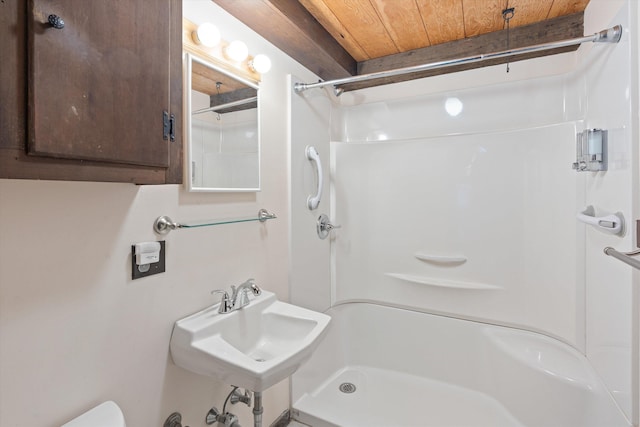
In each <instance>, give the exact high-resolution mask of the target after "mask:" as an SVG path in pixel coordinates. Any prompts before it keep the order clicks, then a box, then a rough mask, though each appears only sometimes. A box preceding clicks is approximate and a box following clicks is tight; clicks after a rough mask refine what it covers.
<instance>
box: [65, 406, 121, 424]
mask: <svg viewBox="0 0 640 427" xmlns="http://www.w3.org/2000/svg"><path fill="white" fill-rule="evenodd" d="M62 427H126V424H125V422H124V415H122V411H121V410H120V407H119V406H118V405H117V404H116V403H115V402H113V401H111V400H109V401H107V402H104V403H101V404H100V405H98V406H96V407H95V408H93V409H91V410H89V411H87V412H85V413H84V414H82V415H80V416H79V417H77V418H74V419H73V420H71V421H69V422H68V423H66V424H64V425H63V426H62Z"/></svg>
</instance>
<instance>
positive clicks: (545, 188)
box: [289, 0, 639, 427]
mask: <svg viewBox="0 0 640 427" xmlns="http://www.w3.org/2000/svg"><path fill="white" fill-rule="evenodd" d="M637 13H638V11H637V5H636V4H635V3H634V2H631V1H628V2H624V1H621V2H610V1H604V0H600V1H599V0H592V1H591V2H590V4H589V7H588V8H587V11H586V12H585V34H590V33H593V32H597V31H599V30H601V29H602V28H608V27H610V26H612V25H616V24H621V25H622V26H623V27H624V29H625V30H624V34H623V37H622V40H621V41H620V43H619V44H617V45H606V46H583V47H581V48H580V49H579V50H578V51H577V52H575V53H569V54H562V55H557V56H554V57H547V58H540V59H536V60H529V61H522V62H516V63H513V64H511V69H510V72H509V74H506V72H505V68H504V66H497V67H488V68H485V69H482V70H474V71H468V72H463V73H457V74H453V75H449V76H440V77H435V78H431V79H426V80H422V81H414V82H409V83H402V84H396V85H391V86H388V87H382V88H374V89H368V90H364V91H359V92H352V93H351V92H350V93H345V94H343V95H342V96H341V97H340V98H337V99H336V98H335V97H333V95H332V94H330V93H329V91H326V92H325V91H324V90H317V89H316V90H309V91H307V92H304V93H302V94H297V93H294V92H293V91H292V93H291V97H290V106H289V108H290V112H291V123H290V124H291V126H290V135H289V136H290V149H291V159H290V164H291V175H292V179H291V183H290V195H291V212H292V215H291V263H290V264H291V266H292V270H291V272H290V279H291V283H292V285H291V299H292V302H293V303H295V304H300V305H303V306H307V307H310V308H314V309H316V310H321V311H327V312H328V313H330V314H331V315H332V317H334V322H333V324H332V326H331V330H330V332H329V336H328V338H327V339H326V340H325V343H323V344H322V345H321V348H320V349H319V350H318V352H317V353H316V354H315V355H314V358H313V359H312V360H311V361H310V362H309V363H308V364H307V365H306V366H305V367H303V368H301V370H300V371H299V372H298V373H296V374H295V375H294V376H293V379H292V408H293V413H294V416H295V417H297V418H299V419H300V421H303V422H304V421H305V420H306V421H308V422H311V424H312V425H314V427H315V426H323V425H344V426H358V425H369V426H371V425H390V424H389V423H391V424H393V425H403V426H411V425H416V426H417V425H420V426H427V425H433V426H441V425H469V422H467V421H465V419H462V418H459V417H461V416H465V415H464V414H462V413H463V412H468V414H467V415H469V416H472V417H475V418H474V419H475V420H476V423H475V424H473V423H472V424H471V425H514V426H538V425H545V426H547V425H562V426H567V425H570V426H571V425H575V426H588V425H593V426H597V425H611V426H614V425H621V426H622V425H631V422H633V423H634V424H637V423H638V408H637V405H638V403H637V402H638V400H639V399H638V390H637V384H636V383H637V382H636V381H632V377H633V375H634V374H636V373H637V369H636V366H637V363H638V355H637V353H636V352H635V351H633V342H634V340H633V339H632V336H633V331H634V330H635V326H634V324H633V323H634V319H636V320H637V313H636V312H635V311H634V310H637V308H634V307H637V306H638V304H637V301H636V300H637V299H638V295H637V292H636V293H634V292H633V288H632V286H633V285H634V283H635V282H636V281H637V279H636V278H634V277H633V273H632V270H631V268H630V267H628V266H626V265H624V264H622V263H620V262H619V261H617V260H614V259H613V258H611V257H607V256H605V255H604V254H603V252H602V249H603V248H604V247H606V246H612V247H614V248H616V249H618V250H621V251H627V250H630V249H632V248H633V247H634V245H635V242H634V239H633V237H632V234H633V231H635V230H634V229H633V227H630V226H629V224H631V222H632V220H633V219H634V218H637V217H638V215H637V213H638V206H637V203H638V200H637V197H636V196H635V194H636V193H637V184H635V183H634V182H635V180H637V177H638V164H637V157H638V150H637V144H634V143H633V141H636V140H637V135H638V123H637V118H636V116H637V104H638V88H637V83H636V81H637V80H638V76H637V62H638V58H637V53H636V52H637V31H636V26H637ZM296 81H298V80H297V79H296V78H295V77H292V81H291V84H292V85H293V83H295V82H296ZM591 128H601V129H607V130H608V132H609V169H608V171H606V172H584V173H578V172H576V171H574V170H572V168H571V164H572V163H573V162H574V161H575V157H576V149H575V147H576V134H577V133H578V132H581V131H582V130H584V129H591ZM307 145H313V146H314V147H316V148H317V149H318V151H319V153H320V156H321V158H322V161H323V164H324V165H325V168H327V169H328V170H330V174H329V173H326V174H325V176H326V175H330V176H326V177H325V180H326V181H325V183H324V184H325V188H330V194H327V195H325V197H324V199H323V200H322V201H321V203H320V206H319V208H318V209H317V210H314V211H310V210H308V209H307V207H306V204H305V200H306V197H307V196H308V195H309V194H314V193H315V182H314V180H315V175H314V170H313V168H312V167H311V164H310V163H309V162H308V161H307V160H306V157H305V155H304V149H305V147H306V146H307ZM327 165H328V166H327ZM589 205H591V206H593V207H594V208H595V210H596V214H597V215H598V216H600V215H606V214H610V213H615V212H618V211H620V212H622V213H623V215H624V216H625V218H626V220H627V232H626V234H625V235H624V236H622V237H620V236H614V235H609V234H604V233H601V232H599V231H598V230H596V229H594V228H592V227H588V226H585V225H584V224H582V223H579V222H577V221H576V214H577V213H579V212H581V211H583V210H584V208H585V207H586V206H589ZM321 213H326V214H328V215H329V217H330V219H331V221H332V222H333V223H334V224H338V225H341V226H342V228H340V229H337V230H335V231H333V232H332V237H331V238H330V239H327V240H320V239H318V238H317V236H316V235H315V221H316V219H317V217H318V216H319V215H320V214H321ZM636 286H637V284H636ZM634 301H636V303H635V304H634ZM636 326H637V325H636ZM636 334H637V330H636ZM343 383H349V384H353V387H354V388H355V391H353V392H352V393H344V392H343V391H341V390H340V389H339V386H340V385H341V384H343ZM346 389H347V390H348V391H352V389H351V385H348V386H346ZM545 390H546V391H545ZM423 395H428V396H430V397H429V398H424V397H422V398H421V396H423ZM460 402H465V403H464V404H462V403H460ZM534 402H535V403H534ZM454 403H455V405H454ZM589 411H591V412H589ZM543 413H544V414H543ZM447 414H449V415H448V416H447ZM389 417H391V418H389ZM393 417H396V418H393ZM545 417H547V418H545ZM585 417H586V418H585ZM630 420H631V422H630ZM589 423H595V424H589Z"/></svg>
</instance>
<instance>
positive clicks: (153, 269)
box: [131, 240, 165, 280]
mask: <svg viewBox="0 0 640 427" xmlns="http://www.w3.org/2000/svg"><path fill="white" fill-rule="evenodd" d="M164 243H165V242H164V240H161V241H160V259H159V260H158V262H153V263H151V264H146V265H138V264H136V246H135V245H131V279H133V280H136V279H140V278H141V277H147V276H152V275H154V274H158V273H164V268H165V263H164V249H165V245H164Z"/></svg>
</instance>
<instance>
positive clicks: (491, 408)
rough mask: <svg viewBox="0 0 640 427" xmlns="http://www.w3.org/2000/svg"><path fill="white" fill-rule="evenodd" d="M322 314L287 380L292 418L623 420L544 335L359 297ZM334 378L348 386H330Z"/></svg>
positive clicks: (332, 422)
mask: <svg viewBox="0 0 640 427" xmlns="http://www.w3.org/2000/svg"><path fill="white" fill-rule="evenodd" d="M328 314H330V315H331V317H332V322H331V324H330V326H329V331H328V333H327V335H326V337H325V339H324V340H323V342H322V343H321V344H320V347H319V348H318V350H317V351H316V352H315V353H314V355H313V356H312V358H311V359H310V360H309V361H308V362H307V363H306V364H305V365H303V366H302V367H301V368H300V370H299V371H298V372H297V373H296V374H294V376H293V378H292V401H293V403H292V415H293V418H295V419H296V420H298V421H300V422H302V423H305V424H308V425H311V426H313V427H327V426H344V427H358V426H362V427H364V426H367V427H374V426H381V427H382V426H385V427H391V426H394V427H401V426H402V427H410V426H416V427H418V426H420V427H429V426H433V427H436V426H437V427H449V426H456V427H462V426H465V427H467V426H468V427H472V426H473V427H478V426H490V427H511V426H518V427H520V426H527V427H553V426H558V427H574V426H575V427H605V426H606V427H616V426H630V425H631V424H630V423H629V422H628V420H627V419H626V418H625V417H624V415H622V412H621V411H620V410H619V409H618V407H617V406H616V404H615V402H614V400H613V399H612V397H611V395H610V394H609V392H608V391H607V390H606V389H605V387H604V386H603V384H602V382H601V381H600V379H599V378H598V377H597V376H596V374H595V372H594V371H593V369H592V368H591V367H590V365H589V363H588V361H587V360H586V358H585V357H584V356H583V355H582V354H581V353H579V352H578V351H576V350H575V349H574V348H572V347H570V346H568V345H566V344H564V343H562V342H560V341H557V340H555V339H552V338H549V337H547V336H544V335H540V334H536V333H532V332H527V331H522V330H517V329H510V328H504V327H499V326H493V325H487V324H482V323H475V322H470V321H464V320H459V319H453V318H447V317H442V316H436V315H430V314H425V313H419V312H413V311H409V310H402V309H397V308H391V307H385V306H380V305H375V304H367V303H350V304H343V305H339V306H336V307H334V308H332V309H330V310H329V311H328ZM343 383H350V384H353V386H355V391H354V392H352V393H344V392H342V391H340V389H339V387H340V385H341V384H343ZM346 387H347V388H348V387H349V386H346Z"/></svg>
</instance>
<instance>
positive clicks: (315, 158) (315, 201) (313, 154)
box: [305, 145, 322, 211]
mask: <svg viewBox="0 0 640 427" xmlns="http://www.w3.org/2000/svg"><path fill="white" fill-rule="evenodd" d="M305 154H306V155H307V159H309V160H310V161H312V162H314V163H315V164H316V172H317V174H318V175H317V176H318V191H317V192H316V195H315V196H309V197H307V207H308V208H309V210H311V211H312V210H314V209H316V208H317V207H318V205H319V204H320V198H322V163H321V162H320V154H318V150H316V147H314V146H311V145H308V146H307V148H306V149H305Z"/></svg>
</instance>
